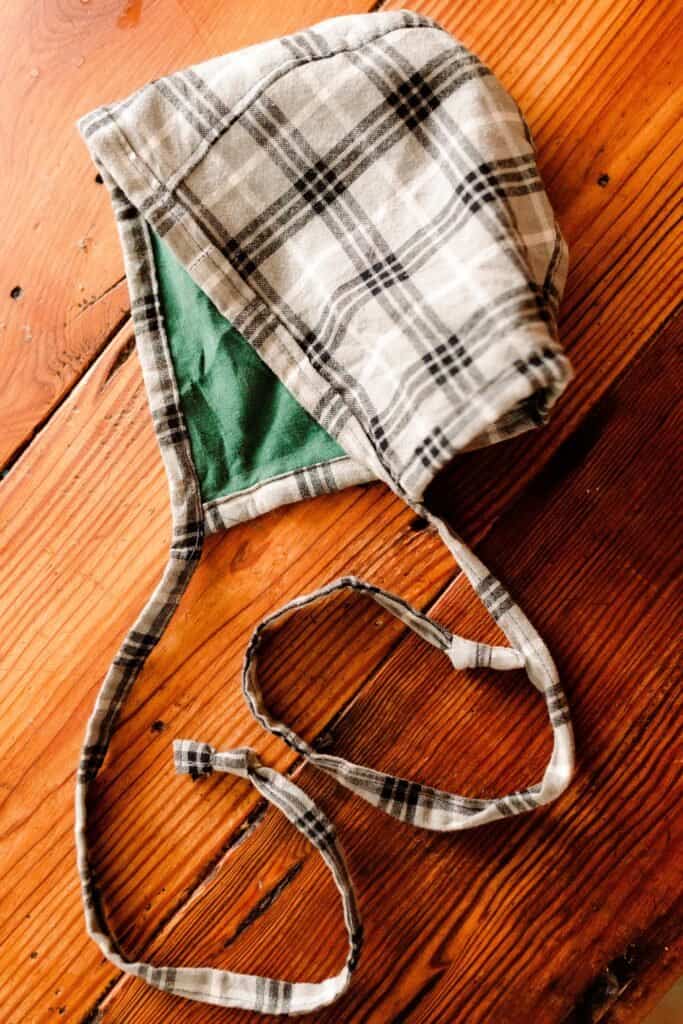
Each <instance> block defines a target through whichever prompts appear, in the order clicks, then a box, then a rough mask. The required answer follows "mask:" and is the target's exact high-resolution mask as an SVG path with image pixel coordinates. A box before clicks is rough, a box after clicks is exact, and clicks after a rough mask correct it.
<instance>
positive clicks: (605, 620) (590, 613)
mask: <svg viewBox="0 0 683 1024" xmlns="http://www.w3.org/2000/svg"><path fill="white" fill-rule="evenodd" d="M682 337H683V322H680V321H679V322H678V323H677V324H675V325H674V327H673V328H672V329H671V330H669V331H668V332H666V334H665V335H663V336H662V337H661V339H660V341H659V343H658V344H657V345H656V346H654V347H652V348H650V349H649V350H648V351H647V352H646V353H645V354H643V356H641V358H639V360H638V361H637V362H636V363H635V364H634V365H633V366H632V367H631V368H630V369H629V370H628V371H627V373H626V374H625V375H624V377H623V379H622V380H620V381H619V382H618V384H617V385H616V386H615V387H614V388H613V390H612V391H611V392H610V395H609V396H608V398H607V399H606V400H605V403H604V404H605V406H606V409H607V413H606V416H607V423H606V427H605V430H604V433H603V435H602V437H601V438H600V440H599V442H598V443H597V444H596V445H595V447H594V449H593V450H592V452H591V454H590V458H587V459H585V460H583V461H582V462H581V463H579V464H578V465H576V466H573V467H572V468H571V469H569V471H567V463H566V461H565V460H563V459H562V458H558V459H557V460H553V462H552V463H551V465H550V466H549V467H548V469H547V471H546V472H545V474H544V475H543V478H542V479H540V480H539V482H538V486H537V487H536V488H534V489H532V491H531V492H530V493H529V494H528V495H525V496H524V498H523V499H522V500H520V501H519V502H518V503H517V504H516V505H515V506H514V507H513V508H512V509H511V510H510V511H509V513H508V514H507V515H506V516H505V517H504V518H503V519H502V520H501V521H500V522H499V523H498V524H497V525H496V527H495V529H494V530H493V531H492V532H491V534H490V535H489V537H488V538H487V541H486V543H485V544H484V545H483V556H484V557H485V560H486V561H487V564H489V565H492V566H493V567H495V568H496V569H503V568H504V570H505V575H506V577H507V578H508V579H509V581H510V583H511V586H512V588H513V592H514V593H515V594H516V595H517V596H518V598H519V599H520V602H521V604H522V606H523V607H524V608H525V609H527V610H528V611H529V614H530V615H531V616H532V618H533V621H534V622H536V623H537V625H538V626H539V628H540V629H541V630H542V633H543V635H544V636H545V637H546V638H547V639H548V641H549V643H550V645H551V647H552V650H553V651H554V652H556V653H557V658H558V662H559V665H560V668H561V673H562V676H563V678H564V680H565V684H566V687H567V690H568V693H569V697H570V701H571V706H572V711H573V716H574V720H575V725H576V730H577V740H578V751H579V763H578V773H577V776H576V778H575V780H574V782H573V784H572V786H571V788H570V790H569V791H568V792H567V793H566V794H565V795H564V796H563V797H562V798H561V800H560V801H558V802H557V803H556V804H553V805H551V806H550V807H548V808H546V809H544V810H543V811H540V812H537V813H535V814H533V815H530V816H529V817H527V818H525V819H517V820H512V821H511V820H508V821H504V822H500V823H497V824H496V825H495V826H492V827H488V828H481V829H476V830H473V831H472V832H469V833H468V832H466V833H461V834H454V835H451V836H444V835H438V834H429V833H424V832H420V831H417V830H414V829H411V828H410V827H409V826H405V825H402V824H400V823H398V822H395V821H393V820H392V819H389V818H387V817H385V816H384V815H381V814H380V813H379V812H378V811H374V810H372V809H370V808H368V807H367V805H365V804H364V803H363V801H361V800H359V799H357V798H354V797H351V796H349V795H348V794H345V793H344V791H342V789H341V787H339V786H335V784H334V783H332V782H328V781H325V780H324V778H323V777H322V773H320V772H316V771H315V770H313V769H310V768H308V767H305V768H303V769H302V770H301V769H300V770H298V771H297V772H296V773H295V774H296V777H297V780H298V781H299V782H300V784H302V785H303V786H304V788H305V789H306V790H307V791H308V792H309V793H311V794H312V795H314V796H315V798H316V799H318V800H320V802H321V803H322V805H323V807H324V808H325V809H326V810H327V811H328V812H329V813H330V814H331V815H332V817H333V819H334V821H335V823H336V824H337V826H338V829H339V832H340V835H341V838H342V841H343V842H344V844H345V847H346V850H347V853H348V856H349V859H350V863H351V867H352V872H353V876H354V879H355V881H356V884H357V887H358V891H359V897H360V904H361V907H362V908H363V914H364V920H365V925H366V938H367V946H366V950H365V954H364V959H363V960H362V962H361V966H360V969H359V971H358V974H357V975H356V978H355V982H354V985H353V986H352V988H351V989H350V991H349V992H348V993H347V994H346V996H345V997H344V998H343V1001H342V1002H340V1003H338V1004H336V1005H335V1006H333V1007H330V1008H329V1010H328V1011H326V1012H320V1013H317V1014H316V1015H315V1020H316V1022H321V1024H323V1022H327V1021H329V1022H330V1024H332V1022H337V1021H339V1020H344V1021H361V1020H362V1021H363V1022H364V1024H375V1022H376V1024H380V1022H381V1024H387V1022H389V1021H391V1022H392V1024H398V1022H399V1021H401V1022H408V1021H410V1022H411V1024H427V1022H437V1021H439V1022H440V1021H443V1020H444V1019H445V1018H444V1012H445V1009H444V1008H445V1007H448V1011H447V1012H448V1018H447V1019H449V1020H453V1021H461V1020H463V1021H464V1020H467V1021H468V1022H472V1024H477V1022H482V1024H483V1022H489V1021H491V1020H500V1021H505V1024H527V1022H528V1021H530V1020H533V1021H534V1022H538V1024H557V1022H558V1021H565V1020H570V1021H572V1022H574V1024H579V1022H580V1021H582V1022H583V1021H586V1020H598V1019H607V1018H606V1016H605V1015H606V1013H607V1011H608V1010H609V1008H610V1006H611V1004H612V1002H613V997H614V995H615V994H616V993H615V992H614V991H613V988H612V985H611V983H609V982H610V977H611V978H612V979H614V982H615V983H616V985H617V989H622V990H623V992H624V993H625V992H628V990H629V989H635V988H636V987H637V986H640V987H642V986H644V985H645V984H646V983H647V982H646V977H645V975H646V970H647V969H648V968H649V966H650V965H651V964H656V962H657V961H658V960H659V959H660V958H661V957H662V956H665V953H666V948H667V947H668V946H669V945H673V944H674V942H676V941H679V940H680V934H681V917H680V914H678V915H677V913H676V910H677V907H678V909H679V910H680V906H679V901H680V892H681V883H682V882H683V823H682V820H681V815H680V813H679V811H680V801H681V797H682V796H683V785H682V784H681V773H680V763H678V762H677V759H676V758H675V756H673V755H674V751H676V750H677V749H680V739H681V733H682V732H683V728H682V725H681V718H680V711H681V704H682V698H681V692H680V686H679V676H678V675H677V673H676V670H675V662H676V658H675V652H676V647H677V635H678V634H679V633H680V628H678V629H677V628H676V626H677V624H678V626H679V627H680V624H681V623H680V604H679V613H678V614H677V613H676V603H675V597H676V592H677V589H678V588H677V582H678V581H679V580H680V575H679V573H680V563H681V558H680V551H679V546H678V543H677V539H676V531H675V528H674V524H675V521H676V514H675V508H674V507H673V505H672V503H671V501H670V497H671V494H670V479H671V466H670V462H669V458H668V455H667V453H668V451H669V450H670V446H671V444H672V442H673V441H674V440H675V438H679V439H680V436H681V425H682V417H681V403H680V397H679V395H678V394H677V392H676V387H675V383H674V382H675V381H676V380H677V379H680V362H678V361H677V355H676V353H675V352H674V344H673V343H674V341H676V340H678V341H679V342H680V341H681V340H682ZM539 493H541V494H542V495H543V496H544V501H543V502H542V503H541V502H539ZM522 524H523V526H522ZM461 582H462V581H461V580H458V581H456V583H455V584H454V585H453V586H452V587H449V588H448V590H447V591H446V593H445V594H444V595H443V597H441V598H440V599H439V601H438V602H437V604H436V606H435V608H434V612H435V614H436V615H437V616H438V618H439V619H440V620H441V621H443V622H445V623H447V624H450V625H451V626H457V628H459V629H463V630H464V631H465V632H466V635H480V634H481V633H482V632H483V631H484V630H483V628H482V614H481V612H480V610H479V609H477V608H476V607H475V606H474V603H473V601H472V597H471V594H470V593H469V591H468V590H467V588H465V587H463V586H462V585H461ZM677 620H678V622H677ZM283 632H285V634H286V642H288V643H289V644H291V645H292V649H293V650H295V651H296V650H297V649H298V648H297V640H298V639H299V634H300V633H301V626H300V625H299V621H298V620H293V621H292V622H290V623H289V624H288V626H287V627H285V629H284V630H283ZM487 632H489V634H490V635H492V631H491V630H488V631H487ZM407 667H409V671H407ZM264 669H265V670H266V671H267V663H266V664H265V665H264ZM296 670H297V657H296V655H294V656H293V657H292V658H291V660H290V675H292V676H293V675H294V674H295V672H296ZM447 671H448V670H447V669H444V668H443V665H442V663H441V661H440V656H439V655H438V654H437V653H436V652H434V651H433V650H431V649H426V648H425V646H424V645H421V644H420V641H419V640H417V639H416V638H414V637H412V636H411V637H409V638H407V639H405V640H404V641H403V642H402V643H401V645H400V647H399V648H398V649H397V650H396V651H395V652H394V653H393V654H392V655H391V657H390V658H389V659H388V660H387V662H386V663H385V664H384V665H383V666H382V668H381V669H380V670H379V672H378V673H377V674H376V676H375V677H374V679H372V680H371V683H370V684H369V685H368V686H366V687H364V688H363V690H362V691H361V692H360V694H359V695H358V696H357V697H356V699H355V701H354V702H353V704H352V705H351V706H350V707H349V708H348V709H346V711H345V712H344V714H343V716H341V718H340V720H339V721H338V723H337V725H336V726H335V728H334V730H333V733H334V736H333V739H334V750H335V751H336V752H339V753H341V754H343V755H344V756H347V757H351V758H353V759H357V760H360V761H361V762H362V763H367V764H372V765H374V766H381V767H382V768H384V769H388V770H391V771H396V772H401V773H407V774H410V775H412V776H413V777H417V778H418V779H419V780H421V781H425V782H426V781H429V782H430V783H434V784H437V785H442V786H449V787H451V788H454V787H457V790H458V791H461V792H465V793H468V794H472V795H474V794H477V795H481V794H482V793H486V794H492V793H496V792H501V791H506V792H507V791H509V789H510V788H512V787H518V786H521V785H524V784H526V783H528V782H530V781H534V780H535V779H537V778H538V777H539V776H540V773H541V772H542V769H543V766H544V763H545V759H546V758H547V755H548V751H549V746H550V743H549V736H548V731H549V730H548V729H547V726H546V725H545V722H544V712H543V711H542V708H541V703H540V700H539V699H538V696H537V695H536V694H535V693H533V692H531V691H530V688H529V687H528V683H526V680H525V679H524V678H523V677H522V676H521V674H519V675H518V676H517V678H514V677H507V676H506V678H505V686H504V687H502V686H501V682H500V678H498V679H495V677H493V676H491V675H490V674H488V673H484V674H483V675H482V674H479V675H475V673H459V674H458V677H457V683H456V681H455V680H453V678H452V677H446V672H447ZM214 785H217V786H220V787H222V788H223V790H224V791H226V792H225V795H226V798H227V797H228V793H227V791H229V790H231V789H233V788H246V784H244V783H242V782H241V781H238V780H232V779H229V778H227V777H225V776H221V777H219V778H212V779H211V780H209V781H208V782H200V783H199V784H197V785H196V786H195V787H194V788H193V787H192V786H191V785H189V784H188V786H187V787H186V802H187V808H188V812H189V810H190V808H192V807H193V806H195V805H199V806H201V805H202V804H203V803H204V802H205V801H206V800H207V799H208V793H209V791H210V787H212V786H214ZM204 836H206V830H202V833H201V837H195V839H194V841H195V842H197V841H199V842H201V841H202V838H203V837H204ZM437 894H439V895H438V898H437ZM335 904H336V901H335V895H334V892H333V887H332V885H331V883H329V881H328V880H327V878H326V875H325V870H324V868H323V867H322V865H321V863H320V862H319V860H318V858H317V855H316V854H314V853H312V852H310V850H309V849H308V848H307V846H306V844H305V843H304V842H303V841H302V840H301V839H300V837H298V836H296V835H295V834H294V830H293V829H292V828H291V826H290V825H289V824H287V823H285V822H283V821H282V820H281V819H280V818H279V816H278V815H277V814H276V813H275V812H273V811H272V810H270V809H269V810H268V811H267V812H266V814H265V817H264V820H263V822H262V823H261V824H260V825H259V826H258V827H257V828H256V829H255V830H254V831H253V832H252V834H251V835H250V836H249V837H248V838H247V839H246V840H245V841H244V842H243V843H241V844H240V845H239V847H237V848H236V849H233V850H231V851H230V853H229V854H228V855H227V856H226V857H225V858H224V859H223V861H222V863H221V864H220V865H219V867H218V868H217V870H216V871H215V872H214V873H213V875H212V877H211V878H210V879H209V880H207V882H206V883H205V884H203V885H202V886H201V887H200V888H199V889H198V891H197V892H196V893H195V894H194V895H193V897H192V899H191V900H190V902H189V903H188V905H187V906H186V907H185V908H184V910H183V913H182V915H179V916H178V918H177V919H176V920H175V921H174V922H173V924H172V925H171V926H169V927H167V928H165V929H163V931H162V932H161V934H160V935H159V936H158V937H157V938H156V939H155V941H154V943H153V944H152V948H151V952H152V954H153V958H154V959H155V961H156V962H163V963H168V962H182V963H188V964H189V963H197V964H199V963H202V964H209V965H211V966H217V967H230V968H231V969H235V970H249V971H251V970H255V971H258V972H264V973H270V974H275V975H277V976H287V977H293V978H296V979H303V978H307V977H310V978H321V977H323V976H324V975H325V973H327V972H332V971H334V970H335V969H337V968H338V966H339V964H340V963H341V961H342V958H343V954H344V935H343V930H342V927H341V924H340V922H339V913H338V908H337V907H336V905H335ZM322 922H324V924H322ZM669 965H670V967H673V966H674V961H673V960H670V961H669ZM657 970H659V968H657ZM664 980H665V979H663V978H662V977H661V976H660V977H659V984H660V985H661V984H662V983H663V981H664ZM672 980H673V978H672V977H671V975H669V982H671V981H672ZM624 1005H626V1004H624ZM634 1005H635V1006H637V1000H634ZM589 1011H590V1014H591V1015H590V1016H589V1015H588V1013H589ZM99 1013H100V1015H99V1017H98V1020H100V1021H101V1022H102V1024H105V1022H109V1021H111V1022H112V1024H113V1022H118V1021H122V1020H126V1021H131V1022H132V1021H135V1022H136V1024H141V1022H152V1021H154V1022H156V1021H161V1020H166V1019H168V1017H169V1016H170V1015H171V1014H172V1016H173V1020H174V1021H175V1022H177V1024H189V1022H195V1021H197V1022H199V1021H202V1024H209V1022H213V1021H215V1022H216V1024H218V1022H219V1021H220V1022H221V1024H226V1022H227V1021H232V1020H234V1021H238V1020H239V1021H246V1020H252V1019H253V1020H254V1021H256V1020H258V1019H260V1018H259V1016H258V1015H257V1014H253V1015H248V1014H245V1013H243V1012H240V1011H228V1010H222V1009H217V1008H207V1007H205V1006H198V1005H197V1004H193V1003H191V1002H189V1001H184V1000H180V1001H178V1000H174V999H173V997H170V996H166V995H164V994H162V993H159V992H156V991H154V990H151V989H149V988H147V987H146V986H143V985H141V984H139V983H138V982H135V981H131V980H130V979H126V980H124V981H122V982H121V983H119V984H118V985H117V986H115V989H114V991H113V992H112V993H111V994H110V995H109V996H108V997H107V998H106V999H105V1000H104V1002H103V1004H102V1005H101V1007H100V1010H99ZM311 1019H312V1018H311ZM609 1019H610V1020H611V1019H612V1017H610V1018H609ZM614 1019H615V1020H619V1021H623V1022H624V1024H626V1022H635V1021H638V1020H639V1019H641V1018H640V1017H639V1016H638V1015H637V1013H629V1012H623V1013H622V1012H621V1010H620V1011H619V1013H618V1016H616V1017H615V1018H614Z"/></svg>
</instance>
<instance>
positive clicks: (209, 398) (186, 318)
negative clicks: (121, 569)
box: [151, 232, 344, 501]
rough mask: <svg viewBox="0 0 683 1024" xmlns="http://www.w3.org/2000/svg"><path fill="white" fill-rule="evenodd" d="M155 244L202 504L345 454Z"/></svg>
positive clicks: (157, 242) (167, 251)
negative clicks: (282, 474)
mask: <svg viewBox="0 0 683 1024" xmlns="http://www.w3.org/2000/svg"><path fill="white" fill-rule="evenodd" d="M151 235H152V245H153V249H154V258H155V263H156V270H157V280H158V284H159V292H160V296H161V305H162V311H163V314H164V321H165V326H166V335H167V337H168V343H169V347H170V350H171V358H172V359H173V365H174V367H175V373H176V379H177V382H178V388H179V390H180V399H181V403H182V407H183V413H184V414H185V420H186V423H187V428H188V431H189V434H190V445H191V448H192V457H193V460H194V464H195V469H196V471H197V476H198V477H199V483H200V487H201V493H202V500H203V501H210V500H211V499H213V498H218V497H223V496H225V495H229V494H233V493H235V491H241V490H242V489H243V488H245V487H251V486H252V485H253V484H256V483H261V482H262V481H264V480H269V479H270V478H271V477H274V476H278V475H279V474H281V473H286V472H290V471H292V470H295V469H302V468H303V467H305V466H310V465H312V464H314V463H316V462H323V461H327V460H329V459H333V458H338V457H339V456H340V455H344V451H343V449H342V448H340V447H339V445H338V444H337V442H336V441H334V440H333V439H332V438H331V437H330V435H329V434H328V433H327V432H326V431H325V430H323V428H322V427H321V426H320V425H319V424H318V423H316V421H315V420H314V419H313V418H312V417H311V416H309V414H308V413H307V412H306V410H305V409H303V408H302V407H301V406H300V405H299V403H298V402H297V401H296V399H295V398H294V397H293V396H292V395H291V394H290V392H289V391H288V390H287V389H286V388H285V386H284V385H283V384H282V383H281V382H280V380H279V378H278V377H276V376H275V374H274V373H273V372H272V370H270V369H269V368H268V367H267V366H266V364H265V363H264V362H263V361H262V359H261V358H260V357H259V356H258V355H257V354H256V353H255V352H254V350H253V349H252V347H251V345H250V344H249V342H248V341H246V340H245V338H243V337H242V335H241V334H240V333H239V332H238V331H236V330H235V328H234V327H233V326H232V324H231V323H230V321H229V320H226V319H225V317H223V316H222V315H221V314H220V313H219V312H218V310H217V309H216V307H215V306H214V305H213V303H212V302H211V301H210V299H209V298H207V296H206V295H205V294H204V292H203V291H202V290H201V288H199V287H198V286H197V285H196V284H195V283H194V281H193V280H192V278H191V277H190V275H189V274H188V273H187V271H186V270H185V268H184V267H183V266H182V265H181V264H180V263H179V262H178V260H177V259H176V258H175V256H174V255H173V254H172V253H171V251H170V249H169V248H168V246H167V245H165V243H164V242H163V241H162V240H161V239H160V238H159V237H158V236H157V235H155V234H154V232H151Z"/></svg>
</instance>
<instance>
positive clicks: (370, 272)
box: [358, 252, 409, 295]
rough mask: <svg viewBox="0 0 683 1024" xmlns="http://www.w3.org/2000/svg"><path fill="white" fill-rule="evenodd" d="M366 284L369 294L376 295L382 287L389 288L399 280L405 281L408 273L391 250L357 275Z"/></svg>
mask: <svg viewBox="0 0 683 1024" xmlns="http://www.w3.org/2000/svg"><path fill="white" fill-rule="evenodd" d="M358 277H359V279H360V280H361V281H363V283H364V284H365V285H366V286H367V288H368V289H369V291H370V294H371V295H377V294H379V292H381V291H382V290H383V289H386V288H391V287H392V286H393V285H395V284H397V283H398V282H399V281H407V280H408V277H409V274H408V271H407V270H406V268H405V267H404V266H403V265H402V264H401V262H400V260H398V259H397V257H396V256H395V255H394V253H393V252H391V253H389V255H388V256H386V257H385V258H384V259H382V260H378V261H377V262H376V263H373V264H371V266H369V267H368V268H367V269H366V270H362V271H361V272H360V274H359V275H358Z"/></svg>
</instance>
